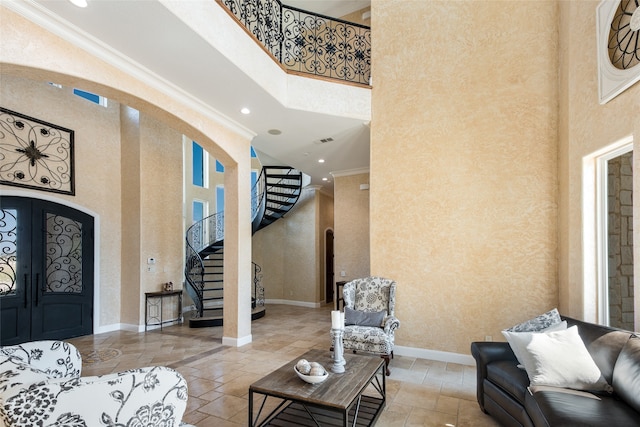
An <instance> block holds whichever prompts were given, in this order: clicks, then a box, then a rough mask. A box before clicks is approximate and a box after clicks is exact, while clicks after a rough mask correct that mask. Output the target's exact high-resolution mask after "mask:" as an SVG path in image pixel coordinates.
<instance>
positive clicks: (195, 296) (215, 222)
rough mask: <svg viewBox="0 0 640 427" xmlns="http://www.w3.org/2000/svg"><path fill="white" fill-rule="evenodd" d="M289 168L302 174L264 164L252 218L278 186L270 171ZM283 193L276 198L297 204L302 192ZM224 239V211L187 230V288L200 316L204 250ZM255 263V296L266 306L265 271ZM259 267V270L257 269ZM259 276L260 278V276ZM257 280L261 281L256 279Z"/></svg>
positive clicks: (253, 197) (253, 198) (253, 195)
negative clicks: (262, 271) (263, 283)
mask: <svg viewBox="0 0 640 427" xmlns="http://www.w3.org/2000/svg"><path fill="white" fill-rule="evenodd" d="M273 169H276V170H282V171H284V170H286V171H287V172H286V174H284V175H291V176H292V177H294V176H295V177H296V178H299V177H300V176H301V173H300V171H298V170H296V169H292V168H290V167H288V166H264V167H263V168H262V171H261V172H260V175H259V177H258V179H257V181H256V183H255V184H254V186H253V188H252V189H251V218H252V220H255V219H256V216H257V215H262V214H263V213H264V210H265V208H266V194H267V192H268V191H269V190H270V189H274V188H275V186H274V185H273V184H276V183H270V184H271V185H269V183H267V175H268V172H267V171H268V170H273ZM285 179H286V178H282V179H280V180H279V181H278V182H277V183H282V182H283V181H284V180H285ZM278 191H279V192H280V193H282V192H284V193H285V195H275V198H276V200H280V201H283V202H288V203H290V204H295V202H297V200H298V198H299V197H300V191H299V190H298V191H296V190H295V189H286V188H285V189H282V188H278ZM270 194H271V196H270V197H271V198H272V199H273V198H274V194H275V193H273V192H271V193H270ZM223 239H224V212H217V213H214V214H213V215H209V216H208V217H206V218H204V219H202V220H200V221H198V222H196V223H194V224H193V225H192V226H191V227H189V228H188V229H187V233H186V251H185V252H186V253H185V257H186V259H185V279H186V282H187V286H186V291H187V294H188V295H189V296H190V297H191V299H192V300H193V303H194V305H195V307H196V310H197V312H198V315H199V317H202V316H203V313H204V303H203V298H204V288H205V281H204V274H205V268H204V261H203V259H202V256H201V255H200V253H201V252H202V251H203V250H204V249H206V248H208V247H210V246H212V245H213V244H214V243H216V242H220V241H222V240H223ZM253 265H254V289H253V292H252V293H253V297H254V298H255V301H256V303H258V304H260V305H264V288H263V287H262V284H261V282H262V274H260V271H261V268H260V266H258V265H257V264H255V263H253ZM256 268H257V270H256ZM257 278H258V279H257ZM256 279H257V281H256Z"/></svg>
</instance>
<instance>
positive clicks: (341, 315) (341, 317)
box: [340, 312, 344, 329]
mask: <svg viewBox="0 0 640 427" xmlns="http://www.w3.org/2000/svg"><path fill="white" fill-rule="evenodd" d="M340 329H344V312H342V313H340Z"/></svg>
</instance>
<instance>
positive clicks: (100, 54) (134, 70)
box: [2, 0, 256, 140]
mask: <svg viewBox="0 0 640 427" xmlns="http://www.w3.org/2000/svg"><path fill="white" fill-rule="evenodd" d="M2 6H4V7H6V8H8V9H10V10H12V11H14V12H16V13H18V14H19V15H21V16H23V17H24V18H26V19H28V20H29V21H31V22H33V23H34V24H36V25H38V26H40V27H42V28H44V29H45V30H47V31H49V32H51V33H53V34H55V35H56V36H58V37H60V38H62V39H64V40H66V41H68V42H69V43H71V44H73V45H75V46H77V47H79V48H80V49H82V50H84V51H86V52H88V53H89V54H91V55H93V56H95V57H97V58H99V59H100V60H102V61H104V62H106V63H107V64H109V65H111V66H113V67H115V68H117V69H119V70H121V71H122V72H124V73H126V74H128V75H130V76H132V77H134V78H135V79H137V80H139V81H141V82H142V83H144V84H146V85H148V86H150V87H151V88H153V89H155V90H157V91H159V92H161V93H163V94H165V95H167V96H169V97H171V98H172V99H175V100H177V101H178V102H180V103H182V104H184V105H187V106H189V107H190V108H192V109H194V110H195V111H197V112H198V113H200V114H203V115H204V116H206V117H208V118H209V119H211V120H213V121H215V122H216V123H219V124H220V125H222V126H224V127H225V128H227V129H229V130H231V131H233V132H234V133H237V134H239V135H241V136H242V137H244V138H246V139H249V140H251V139H253V138H254V137H255V136H256V134H255V132H253V131H251V130H249V129H248V128H246V127H244V126H242V125H241V124H239V123H237V122H236V121H234V120H232V119H230V118H229V117H228V116H226V115H224V114H222V113H221V112H219V111H218V110H216V109H214V108H212V107H211V106H210V105H208V104H206V103H205V102H203V101H202V100H200V99H198V98H196V97H195V96H193V95H192V94H190V93H188V92H186V91H184V90H183V89H181V88H180V87H178V86H176V85H175V84H173V83H171V82H170V81H168V80H166V79H164V78H162V77H160V76H159V75H157V74H155V73H154V72H153V71H151V70H149V69H148V68H146V67H144V66H142V65H141V64H139V63H137V62H135V61H134V60H132V59H131V58H129V57H128V56H125V55H123V54H122V53H120V52H118V51H117V50H115V49H113V48H112V47H110V46H108V45H107V44H105V43H103V42H102V41H101V40H99V39H97V38H95V37H93V36H91V35H90V34H87V33H86V32H84V31H82V30H80V29H79V28H77V27H75V26H73V25H71V24H69V23H68V22H67V21H65V20H63V19H61V18H59V17H58V16H57V15H54V14H52V13H51V12H49V11H48V10H47V9H45V8H43V7H42V6H40V5H39V4H38V3H36V2H34V1H33V0H12V1H2Z"/></svg>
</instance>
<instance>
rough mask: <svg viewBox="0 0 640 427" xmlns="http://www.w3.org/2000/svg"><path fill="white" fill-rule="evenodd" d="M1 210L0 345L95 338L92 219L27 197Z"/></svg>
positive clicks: (8, 201) (5, 200)
mask: <svg viewBox="0 0 640 427" xmlns="http://www.w3.org/2000/svg"><path fill="white" fill-rule="evenodd" d="M0 205H1V206H2V209H1V210H0V313H1V320H2V322H1V324H2V326H1V330H0V345H11V344H19V343H22V342H25V341H34V340H43V339H67V338H71V337H76V336H81V335H89V334H91V333H93V292H94V289H93V287H94V286H93V285H94V283H93V277H94V274H93V269H94V243H93V239H94V220H93V217H91V216H90V215H88V214H86V213H84V212H81V211H78V210H76V209H73V208H70V207H68V206H64V205H61V204H58V203H54V202H51V201H46V200H39V199H31V198H26V197H0Z"/></svg>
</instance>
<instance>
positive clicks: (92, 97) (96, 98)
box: [73, 89, 107, 107]
mask: <svg viewBox="0 0 640 427" xmlns="http://www.w3.org/2000/svg"><path fill="white" fill-rule="evenodd" d="M73 94H74V95H77V96H79V97H80V98H84V99H86V100H87V101H91V102H93V103H94V104H98V105H102V106H103V107H106V106H107V98H105V97H103V96H100V95H96V94H95V93H91V92H86V91H84V90H80V89H73Z"/></svg>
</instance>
